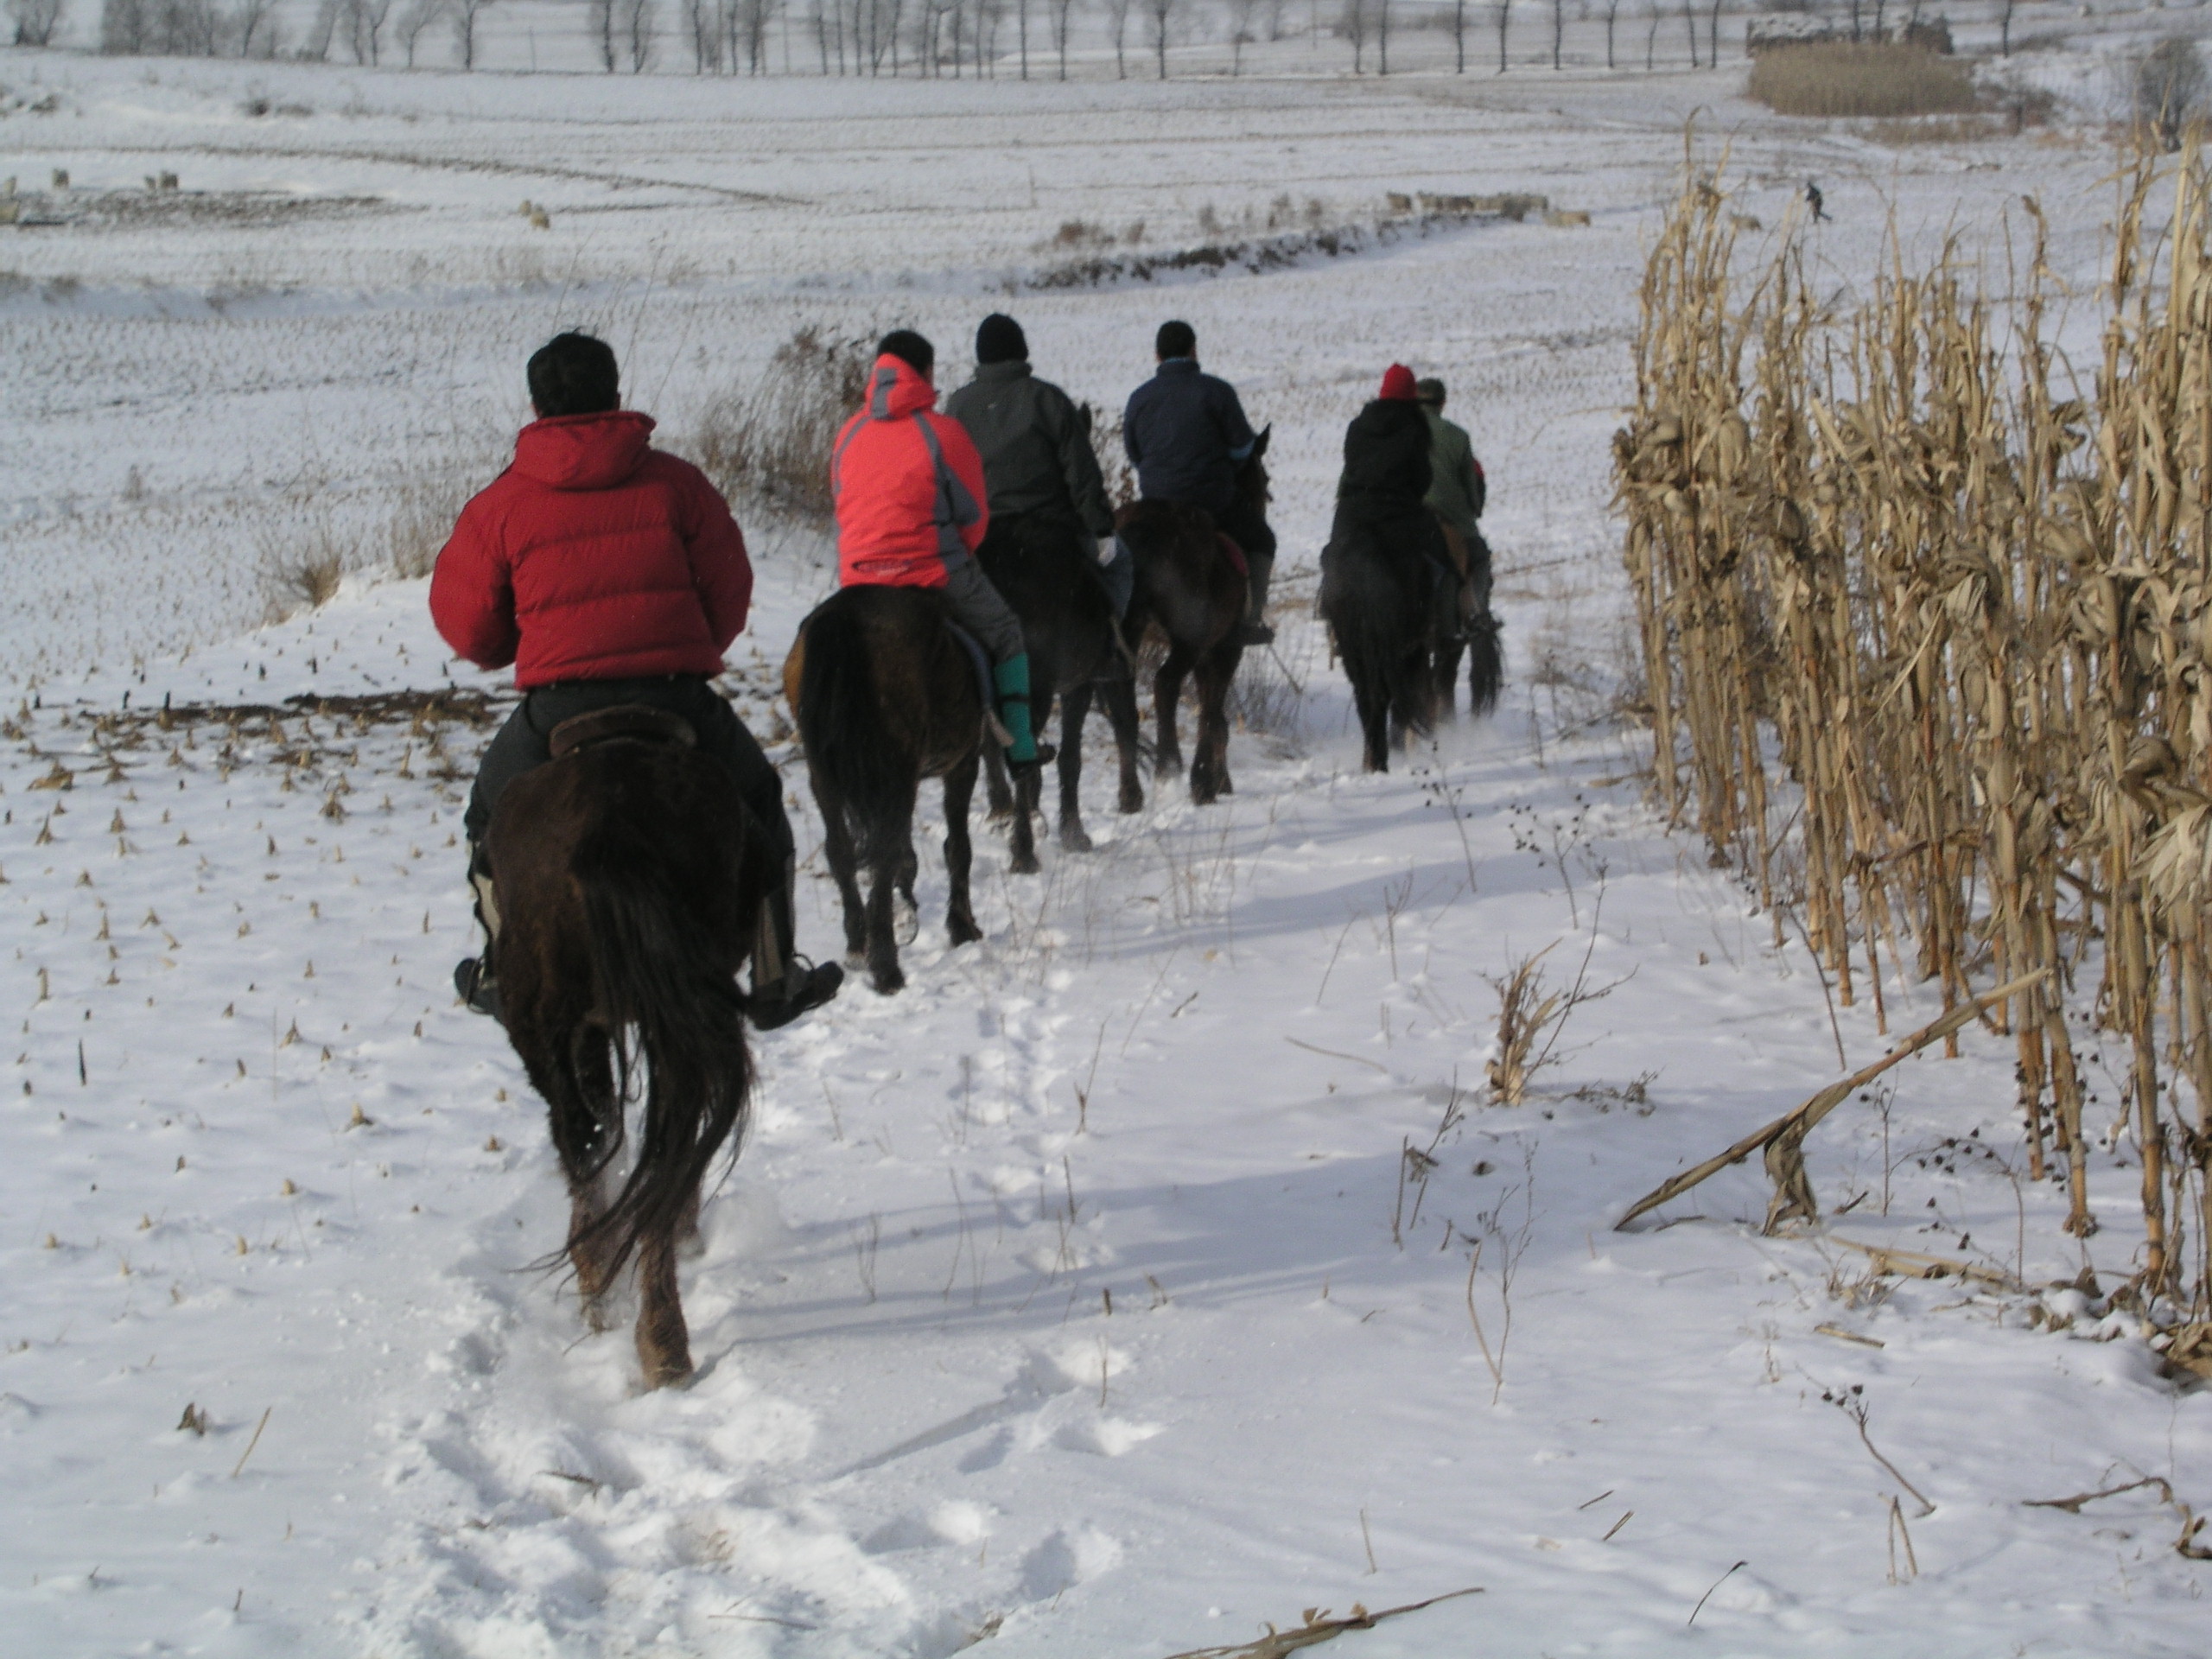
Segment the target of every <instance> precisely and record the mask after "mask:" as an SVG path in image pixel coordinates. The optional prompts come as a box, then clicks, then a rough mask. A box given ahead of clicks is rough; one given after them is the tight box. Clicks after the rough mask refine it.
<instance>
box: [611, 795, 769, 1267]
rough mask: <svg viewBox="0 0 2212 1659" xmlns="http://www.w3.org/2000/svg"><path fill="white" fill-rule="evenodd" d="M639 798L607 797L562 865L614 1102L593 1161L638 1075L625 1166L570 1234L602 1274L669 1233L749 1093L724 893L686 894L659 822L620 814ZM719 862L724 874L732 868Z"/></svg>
mask: <svg viewBox="0 0 2212 1659" xmlns="http://www.w3.org/2000/svg"><path fill="white" fill-rule="evenodd" d="M614 800H615V803H616V804H611V805H610V808H609V810H607V813H606V815H605V816H604V817H601V819H600V821H599V822H598V823H596V824H594V826H593V829H592V830H591V832H590V833H588V834H587V835H586V836H584V837H583V839H582V842H580V843H579V844H578V845H577V847H576V849H575V854H574V855H573V856H572V858H571V860H570V864H569V873H570V874H571V875H572V876H573V877H574V878H575V883H576V887H577V888H578V890H579V892H580V893H581V894H582V900H583V913H584V931H585V937H586V939H587V941H588V948H589V951H590V956H591V976H592V990H593V997H594V1014H595V1016H596V1018H595V1020H594V1023H598V1024H603V1025H604V1026H605V1027H607V1030H608V1031H609V1033H611V1037H612V1041H613V1047H614V1058H615V1071H616V1078H617V1090H616V1100H617V1109H616V1114H615V1117H614V1121H613V1123H611V1124H610V1125H608V1126H607V1127H608V1128H609V1129H610V1130H611V1132H612V1133H611V1135H610V1136H609V1138H608V1139H607V1141H606V1142H605V1143H604V1144H603V1146H602V1147H601V1154H602V1160H603V1162H604V1160H612V1159H613V1157H614V1155H615V1154H616V1153H618V1152H619V1151H620V1147H621V1143H622V1141H623V1138H624V1137H623V1126H622V1117H621V1112H620V1101H621V1100H623V1099H626V1098H627V1097H628V1096H629V1093H630V1084H631V1080H632V1077H633V1076H634V1075H635V1073H636V1071H637V1067H638V1063H639V1061H640V1060H642V1061H643V1062H644V1065H645V1110H644V1113H643V1116H642V1119H641V1122H640V1124H639V1137H640V1140H639V1147H638V1154H637V1158H636V1160H635V1162H634V1164H633V1165H632V1168H631V1171H630V1175H629V1178H628V1179H627V1180H626V1181H625V1182H624V1183H623V1186H622V1190H621V1192H620V1193H619V1194H618V1195H617V1196H616V1197H615V1198H614V1200H613V1203H612V1204H610V1205H608V1206H607V1209H606V1210H605V1211H602V1212H601V1215H600V1217H599V1218H598V1219H597V1220H596V1221H594V1223H593V1224H591V1226H590V1227H589V1228H588V1229H587V1230H586V1232H585V1234H584V1235H583V1236H582V1237H593V1238H597V1237H605V1238H607V1240H608V1241H609V1243H608V1255H607V1270H608V1272H609V1274H610V1275H611V1274H619V1273H620V1271H621V1270H622V1267H623V1265H624V1263H625V1262H627V1261H628V1260H629V1258H630V1255H631V1252H632V1250H634V1249H638V1248H639V1246H640V1245H644V1244H647V1243H656V1242H658V1243H666V1242H667V1241H669V1240H671V1239H672V1238H673V1237H674V1236H675V1234H676V1231H677V1228H678V1227H679V1226H680V1225H681V1224H683V1220H684V1218H685V1214H686V1211H688V1209H689V1207H690V1205H691V1203H692V1201H693V1198H694V1197H695V1196H696V1193H697V1192H698V1191H699V1185H700V1183H701V1181H702V1179H704V1178H705V1176H706V1173H707V1170H708V1166H709V1165H710V1164H711V1163H712V1162H713V1161H714V1159H715V1154H717V1153H718V1152H720V1151H721V1149H722V1147H724V1146H725V1145H727V1144H728V1143H729V1142H730V1141H731V1139H732V1137H733V1135H734V1136H735V1137H736V1138H737V1139H738V1140H739V1141H742V1139H743V1137H744V1130H745V1122H746V1116H747V1109H746V1108H747V1092H748V1090H750V1088H751V1085H752V1061H751V1057H750V1056H749V1055H748V1054H747V1050H746V1046H745V1001H744V998H743V997H742V996H741V995H740V994H739V992H738V989H737V985H736V982H735V981H734V979H733V978H732V976H731V975H730V973H729V964H728V947H727V943H726V942H724V941H720V940H717V939H716V938H715V937H714V936H713V934H712V932H711V931H710V918H715V917H719V916H722V915H725V914H726V913H727V912H728V909H729V906H728V903H727V902H718V900H726V898H727V896H726V895H719V894H704V893H697V892H695V891H692V890H690V882H689V881H688V880H686V879H685V878H686V875H687V874H689V873H688V872H683V871H680V870H679V869H678V868H677V867H675V866H673V865H671V862H670V861H669V857H668V851H667V847H666V843H665V841H664V826H662V825H661V824H660V823H658V814H657V813H653V812H651V811H649V810H646V811H641V810H626V805H627V804H628V803H629V802H631V801H635V802H637V804H638V806H639V807H640V808H646V807H649V804H650V801H651V796H650V794H649V793H641V794H629V793H627V792H625V793H624V794H621V795H618V796H616V797H615V798H614ZM648 818H651V819H652V820H653V821H652V822H648V821H647V820H648ZM718 862H719V861H718ZM722 868H724V869H726V870H727V871H728V875H727V877H726V878H725V879H727V880H737V879H739V872H740V870H741V868H743V863H742V861H740V860H731V861H728V864H726V865H724V866H723V867H722ZM602 1166H603V1163H602ZM582 1237H579V1238H572V1239H571V1240H569V1244H570V1246H571V1247H573V1246H575V1244H576V1243H581V1242H582Z"/></svg>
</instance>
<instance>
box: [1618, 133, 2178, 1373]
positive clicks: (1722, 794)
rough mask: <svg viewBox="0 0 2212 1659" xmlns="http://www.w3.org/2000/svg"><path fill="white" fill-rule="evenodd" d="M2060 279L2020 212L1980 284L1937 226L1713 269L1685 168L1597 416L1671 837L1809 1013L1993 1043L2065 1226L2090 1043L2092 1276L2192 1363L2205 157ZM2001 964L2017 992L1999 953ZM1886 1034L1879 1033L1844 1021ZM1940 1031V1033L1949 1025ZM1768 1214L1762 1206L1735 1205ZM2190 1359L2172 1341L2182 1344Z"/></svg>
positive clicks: (2164, 178) (1717, 230)
mask: <svg viewBox="0 0 2212 1659" xmlns="http://www.w3.org/2000/svg"><path fill="white" fill-rule="evenodd" d="M2114 187H2115V189H2116V192H2117V196H2118V201H2117V205H2116V211H2115V212H2114V214H2113V220H2112V224H2113V230H2112V245H2111V248H2110V251H2109V258H2108V263H2107V274H2106V277H2105V279H2104V281H2103V283H2102V284H2101V287H2100V289H2099V290H2098V292H2097V294H2096V295H2095V296H2094V302H2095V304H2096V306H2097V308H2098V310H2097V314H2096V317H2097V323H2098V340H2099V351H2098V354H2097V356H2096V358H2095V360H2094V361H2093V362H2087V363H2083V362H2075V361H2072V360H2069V357H2068V356H2067V354H2066V353H2063V351H2062V350H2060V348H2059V347H2058V346H2057V344H2056V340H2055V338H2054V336H2055V334H2056V329H2055V327H2054V324H2053V321H2052V319H2053V316H2054V313H2055V308H2058V307H2060V306H2062V305H2063V302H2065V300H2066V299H2067V298H2068V297H2069V296H2066V295H2065V294H2063V291H2062V289H2061V286H2060V284H2059V283H2058V282H2057V279H2056V277H2055V276H2054V275H2053V273H2052V272H2051V270H2050V267H2049V265H2048V264H2047V263H2046V261H2045V259H2044V237H2045V234H2046V232H2045V225H2044V214H2043V211H2042V208H2041V207H2040V205H2039V204H2038V203H2037V201H2036V200H2035V199H2034V198H2033V197H2032V196H2028V197H2023V198H2022V199H2021V200H2020V203H2019V210H2020V211H2019V214H2018V220H2017V222H2016V225H2015V226H2014V227H2013V228H2014V230H2015V231H2016V232H2017V234H2016V236H2015V237H2014V238H2012V240H2010V241H2008V243H2007V245H2006V246H2005V257H2003V259H2002V260H2001V261H2000V262H1997V264H1998V269H1999V270H2001V271H2002V274H2003V276H2004V277H2005V283H2004V284H2003V286H2001V287H1999V285H1998V284H1997V283H1995V282H1993V281H1992V280H1989V279H1987V278H1986V277H1979V276H1978V275H1977V274H1976V269H1977V268H1976V262H1975V260H1974V258H1973V257H1971V256H1970V254H1969V252H1968V251H1967V250H1964V249H1962V248H1961V246H1960V245H1958V244H1957V242H1956V241H1954V242H1952V243H1951V244H1949V245H1947V246H1946V247H1945V248H1944V249H1943V250H1942V253H1941V256H1940V257H1938V258H1936V259H1935V260H1933V261H1931V262H1930V263H1929V268H1928V269H1926V270H1915V269H1910V268H1909V267H1908V262H1907V261H1906V259H1905V258H1904V255H1903V254H1902V252H1900V251H1897V250H1898V249H1900V248H1901V247H1902V241H1901V240H1900V239H1898V238H1892V246H1891V254H1890V256H1889V257H1887V258H1886V259H1885V274H1884V275H1883V276H1882V277H1881V278H1880V279H1879V280H1878V281H1877V282H1876V283H1873V284H1872V285H1871V286H1870V287H1869V288H1868V289H1866V290H1865V291H1864V292H1863V293H1861V294H1859V295H1858V296H1853V297H1848V298H1846V299H1843V300H1840V301H1828V302H1824V301H1823V300H1822V299H1821V297H1820V296H1817V295H1816V294H1815V290H1814V288H1813V286H1812V284H1811V282H1810V281H1809V279H1808V271H1807V268H1806V263H1805V260H1804V258H1803V257H1802V251H1801V250H1800V247H1799V245H1797V243H1796V239H1795V238H1791V237H1790V236H1788V235H1785V236H1784V237H1783V238H1781V242H1780V246H1779V249H1778V251H1775V252H1773V253H1772V254H1770V256H1767V257H1764V259H1760V260H1753V259H1751V258H1749V257H1738V249H1737V247H1736V236H1737V228H1736V226H1734V225H1733V224H1732V215H1731V213H1730V211H1729V207H1730V204H1729V200H1728V198H1727V196H1726V194H1724V191H1723V189H1722V188H1721V186H1720V185H1719V183H1718V182H1717V181H1716V180H1715V178H1714V177H1713V175H1710V174H1701V173H1700V172H1698V171H1697V170H1696V169H1695V168H1689V169H1687V170H1686V183H1685V186H1684V188H1683V190H1682V193H1681V196H1680V198H1679V200H1677V201H1676V202H1675V205H1674V207H1673V208H1672V210H1671V212H1670V213H1669V215H1668V217H1667V219H1666V221H1665V225H1664V228H1663V230H1662V232H1661V233H1660V235H1659V236H1658V238H1656V243H1655V244H1654V246H1653V249H1652V251H1651V256H1650V259H1649V267H1648V270H1647V273H1646V277H1645V282H1644V287H1643V324H1642V328H1641V332H1640V334H1639V336H1638V339H1637V346H1636V353H1637V398H1636V404H1635V407H1634V410H1633V413H1632V415H1631V416H1630V421H1629V423H1628V424H1627V425H1626V426H1625V427H1624V429H1622V430H1621V431H1620V432H1619V433H1618V435H1617V436H1616V439H1615V478H1616V483H1617V486H1618V504H1619V506H1620V508H1621V510H1622V512H1624V515H1625V518H1626V521H1627V530H1626V538H1625V543H1624V557H1625V563H1626V566H1627V571H1628V575H1629V579H1630V583H1631V586H1632V588H1633V592H1634V597H1635V606H1636V616H1637V626H1638V630H1639V632H1640V638H1641V645H1642V656H1643V672H1644V675H1645V677H1646V686H1645V696H1646V699H1647V702H1648V709H1649V722H1650V728H1651V732H1652V735H1653V739H1654V745H1653V750H1652V773H1651V776H1652V786H1653V789H1654V791H1655V792H1656V797H1657V798H1658V799H1659V801H1660V802H1661V804H1662V806H1663V808H1664V810H1666V811H1667V812H1668V813H1669V815H1670V817H1671V818H1672V819H1673V821H1674V822H1675V823H1676V824H1677V825H1678V826H1679V827H1681V828H1682V829H1692V830H1694V832H1695V833H1696V834H1698V835H1699V836H1702V837H1703V839H1704V840H1705V841H1706V842H1707V843H1708V844H1709V847H1710V850H1711V854H1712V857H1713V861H1714V862H1715V863H1716V864H1726V865H1727V866H1729V867H1731V868H1733V869H1734V870H1735V871H1737V872H1738V874H1739V875H1740V877H1741V879H1742V880H1744V882H1745V884H1746V886H1747V887H1750V888H1751V889H1752V890H1754V891H1755V893H1756V894H1757V896H1758V901H1759V902H1760V904H1761V905H1762V906H1763V907H1764V910H1765V911H1766V912H1767V913H1768V915H1769V916H1770V918H1771V921H1772V925H1773V927H1774V929H1775V934H1776V938H1777V943H1779V942H1780V940H1781V938H1782V937H1783V925H1784V922H1785V919H1788V920H1792V921H1794V922H1796V925H1799V926H1801V927H1802V931H1803V934H1804V938H1805V942H1806V943H1807V944H1808V946H1809V947H1810V948H1811V949H1812V950H1813V951H1814V952H1815V955H1816V956H1817V957H1818V959H1819V961H1820V963H1821V967H1822V969H1823V971H1824V972H1825V974H1826V975H1827V977H1828V979H1829V980H1830V981H1831V982H1833V984H1834V987H1835V992H1836V995H1837V997H1838V999H1839V1000H1840V1001H1841V1002H1842V1003H1844V1004H1846V1005H1851V1004H1853V1003H1856V1002H1857V1001H1859V999H1861V998H1871V999H1872V1003H1873V1006H1874V1010H1875V1013H1876V1017H1877V1020H1878V1022H1881V1021H1882V1020H1883V1016H1884V1013H1885V1010H1884V1008H1883V999H1884V991H1885V983H1886V984H1890V985H1896V984H1898V983H1901V982H1911V981H1920V982H1929V983H1930V984H1931V985H1933V986H1936V987H1939V988H1940V990H1941V993H1942V1005H1943V1007H1944V1008H1945V1009H1946V1010H1947V1011H1948V1010H1950V1009H1953V1008H1955V1007H1959V1006H1960V1005H1961V1004H1962V1003H1965V1002H1967V1001H1970V1000H1972V999H1973V998H1974V996H1975V995H1976V994H1977V992H1980V993H1986V992H1987V991H1988V990H1989V989H1990V988H1993V987H1996V986H1999V985H2005V984H2009V983H2010V982H2014V981H2019V980H2024V979H2026V980H2029V983H2027V984H2026V986H2025V988H2019V989H2017V990H2016V991H2015V992H2014V993H2013V994H2012V995H2010V996H2008V997H2006V998H2005V999H2003V1000H2001V1001H1999V1002H1998V1003H1996V1004H1995V1005H1993V1007H1991V1008H1990V1009H1989V1010H1987V1011H1986V1014H1985V1015H1984V1018H1985V1020H1986V1023H1988V1024H1990V1025H1991V1026H1992V1027H1993V1028H1994V1029H1995V1030H1996V1031H1997V1032H1998V1033H2000V1034H2001V1035H2002V1036H2003V1037H2004V1038H2005V1039H2007V1040H2009V1041H2010V1042H2012V1044H2013V1045H2015V1046H2016V1047H2017V1065H2016V1075H2017V1077H2018V1090H2019V1103H2018V1111H2019V1124H2020V1132H2021V1134H2022V1135H2023V1136H2024V1140H2025V1142H2026V1152H2027V1160H2028V1165H2029V1168H2030V1171H2031V1174H2032V1176H2033V1178H2034V1179H2037V1180H2048V1181H2054V1182H2059V1183H2063V1184H2064V1185H2066V1186H2067V1187H2068V1189H2069V1199H2070V1203H2069V1208H2068V1214H2067V1219H2066V1221H2065V1223H2064V1225H2065V1226H2066V1228H2067V1229H2068V1230H2069V1232H2072V1233H2073V1234H2075V1236H2080V1237H2087V1236H2089V1235H2090V1234H2092V1233H2094V1231H2095V1230H2097V1227H2098V1218H2097V1217H2096V1216H2095V1215H2094V1213H2093V1212H2092V1211H2091V1209H2090V1208H2089V1205H2088V1199H2087V1181H2086V1179H2085V1177H2086V1163H2085V1159H2086V1152H2087V1141H2086V1137H2088V1136H2091V1135H2095V1134H2097V1133H2099V1130H2098V1128H2097V1127H2096V1126H2095V1125H2093V1124H2091V1125H2085V1123H2084V1120H2083V1105H2084V1096H2085V1091H2084V1084H2083V1051H2084V1050H2085V1048H2086V1047H2087V1046H2089V1044H2090V1043H2091V1042H2093V1041H2095V1042H2107V1041H2108V1042H2110V1043H2112V1044H2114V1045H2117V1046H2120V1048H2122V1049H2123V1050H2124V1052H2125V1054H2126V1066H2125V1072H2126V1090H2125V1095H2126V1098H2125V1102H2124V1114H2123V1119H2122V1122H2120V1123H2116V1124H2114V1125H2113V1128H2112V1129H2111V1130H2110V1132H2109V1133H2110V1134H2111V1135H2113V1137H2114V1138H2115V1140H2120V1139H2126V1140H2132V1141H2133V1147H2134V1149H2135V1151H2136V1153H2137V1154H2138V1156H2139V1160H2140V1165H2141V1187H2140V1202H2141V1205H2142V1211H2143V1225H2144V1244H2143V1247H2142V1249H2141V1250H2140V1252H2139V1255H2138V1257H2137V1259H2136V1261H2135V1262H2133V1269H2134V1272H2133V1278H2132V1280H2131V1282H2130V1286H2129V1295H2130V1297H2131V1299H2132V1300H2133V1302H2134V1304H2135V1305H2136V1306H2138V1307H2139V1309H2140V1310H2141V1311H2142V1312H2143V1313H2144V1314H2145V1317H2146V1318H2147V1319H2150V1320H2151V1322H2152V1324H2154V1325H2157V1326H2158V1327H2159V1328H2160V1330H2161V1332H2162V1333H2163V1338H2164V1342H2165V1345H2166V1347H2167V1352H2168V1356H2169V1358H2170V1359H2171V1360H2172V1361H2174V1362H2177V1363H2182V1364H2184V1365H2192V1368H2194V1366H2195V1365H2201V1364H2202V1362H2203V1359H2204V1357H2206V1356H2207V1354H2208V1352H2212V1300H2208V1298H2209V1297H2212V1285H2208V1274H2207V1239H2208V1235H2209V1234H2212V1193H2208V1182H2207V1173H2208V1169H2212V954H2209V953H2208V938H2207V931H2206V927H2205V924H2204V911H2205V906H2206V902H2207V898H2208V882H2209V881H2212V178H2208V175H2207V169H2206V166H2205V162H2204V158H2203V157H2202V155H2201V154H2200V153H2199V152H2198V151H2197V150H2196V149H2195V148H2193V147H2192V148H2190V149H2188V150H2187V151H2186V152H2185V153H2183V155H2181V156H2178V157H2174V158H2171V159H2169V158H2163V157H2161V158H2153V157H2149V156H2144V157H2139V158H2136V159H2133V160H2132V161H2131V162H2128V163H2127V165H2126V167H2125V168H2123V169H2122V171H2121V173H2120V175H2119V176H2118V177H2117V178H2116V180H2115V181H2114ZM2039 973H2040V974H2041V977H2039V978H2031V976H2037V975H2038V974H2039ZM1882 1028H1883V1029H1886V1024H1885V1023H1884V1024H1883V1026H1882ZM1949 1042H1950V1044H1951V1045H1952V1052H1956V1050H1955V1043H1956V1038H1955V1036H1954V1037H1952V1038H1951V1039H1949ZM1800 1214H1802V1205H1795V1206H1793V1205H1787V1204H1784V1203H1783V1202H1782V1201H1780V1200H1777V1205H1776V1208H1775V1211H1773V1212H1771V1213H1770V1217H1769V1227H1770V1230H1771V1229H1772V1228H1773V1227H1775V1226H1777V1225H1779V1224H1781V1223H1783V1222H1784V1221H1786V1220H1789V1219H1793V1218H1796V1216H1797V1215H1800ZM2192 1362H2193V1363H2192Z"/></svg>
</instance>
